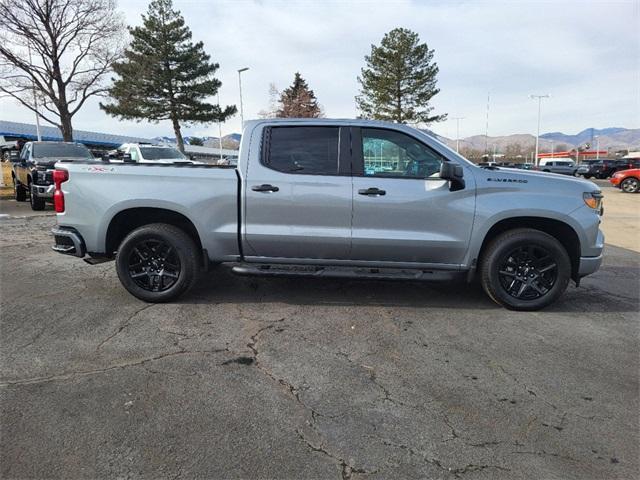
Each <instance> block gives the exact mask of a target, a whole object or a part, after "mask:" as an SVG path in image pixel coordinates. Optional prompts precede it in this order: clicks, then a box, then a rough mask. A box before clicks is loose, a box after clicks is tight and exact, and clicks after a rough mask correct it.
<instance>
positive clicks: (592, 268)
mask: <svg viewBox="0 0 640 480" xmlns="http://www.w3.org/2000/svg"><path fill="white" fill-rule="evenodd" d="M602 257H603V255H602V254H600V255H598V256H597V257H580V265H578V277H580V278H582V277H586V276H587V275H591V274H592V273H594V272H596V271H597V270H598V269H599V268H600V265H601V264H602Z"/></svg>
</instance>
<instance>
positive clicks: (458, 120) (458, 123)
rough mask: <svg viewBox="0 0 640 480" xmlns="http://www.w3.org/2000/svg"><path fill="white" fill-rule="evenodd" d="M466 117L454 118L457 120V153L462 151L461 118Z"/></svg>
mask: <svg viewBox="0 0 640 480" xmlns="http://www.w3.org/2000/svg"><path fill="white" fill-rule="evenodd" d="M464 118H465V117H453V118H452V120H455V121H456V153H459V152H460V120H464Z"/></svg>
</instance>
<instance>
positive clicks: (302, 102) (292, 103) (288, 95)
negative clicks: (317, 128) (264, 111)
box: [276, 72, 323, 118]
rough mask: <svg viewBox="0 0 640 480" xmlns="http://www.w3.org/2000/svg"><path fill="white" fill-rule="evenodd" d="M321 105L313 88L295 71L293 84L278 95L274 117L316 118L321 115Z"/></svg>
mask: <svg viewBox="0 0 640 480" xmlns="http://www.w3.org/2000/svg"><path fill="white" fill-rule="evenodd" d="M322 116H323V112H322V107H321V106H320V105H319V104H318V100H317V99H316V96H315V94H314V93H313V90H311V89H310V88H309V86H308V85H307V82H306V81H305V79H304V78H302V76H301V75H300V73H298V72H296V74H295V77H294V79H293V84H292V85H291V86H290V87H289V88H287V89H285V90H284V91H283V92H282V94H281V95H280V108H278V111H277V112H276V117H280V118H318V117H322Z"/></svg>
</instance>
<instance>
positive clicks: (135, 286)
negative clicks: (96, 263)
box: [116, 223, 201, 303]
mask: <svg viewBox="0 0 640 480" xmlns="http://www.w3.org/2000/svg"><path fill="white" fill-rule="evenodd" d="M163 255H164V258H163ZM200 258H201V255H200V252H199V249H198V247H197V246H196V243H195V242H194V241H193V239H192V238H191V237H189V235H187V234H186V233H185V232H184V231H183V230H181V229H179V228H178V227H174V226H173V225H168V224H165V223H152V224H149V225H145V226H142V227H140V228H137V229H136V230H134V231H133V232H131V233H130V234H129V235H127V236H126V238H125V239H124V240H123V241H122V243H121V244H120V247H119V248H118V253H117V255H116V271H117V272H118V278H119V279H120V283H122V286H123V287H124V288H125V289H126V290H127V291H128V292H129V293H130V294H131V295H133V296H134V297H137V298H139V299H140V300H144V301H145V302H150V303H163V302H170V301H172V300H175V299H176V298H178V297H179V296H180V295H182V294H184V293H185V292H187V291H188V290H189V289H190V288H191V287H192V286H193V284H194V283H195V281H196V279H197V277H198V273H199V270H200V264H201V262H200ZM176 267H177V268H176Z"/></svg>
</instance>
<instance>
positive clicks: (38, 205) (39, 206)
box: [29, 186, 45, 210]
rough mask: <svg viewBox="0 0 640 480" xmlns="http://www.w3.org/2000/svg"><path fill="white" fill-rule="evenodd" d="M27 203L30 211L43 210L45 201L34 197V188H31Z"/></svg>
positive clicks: (36, 196)
mask: <svg viewBox="0 0 640 480" xmlns="http://www.w3.org/2000/svg"><path fill="white" fill-rule="evenodd" d="M29 203H30V204H31V210H44V205H45V200H44V198H42V197H39V196H38V195H36V187H34V186H32V187H31V192H30V193H29Z"/></svg>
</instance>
